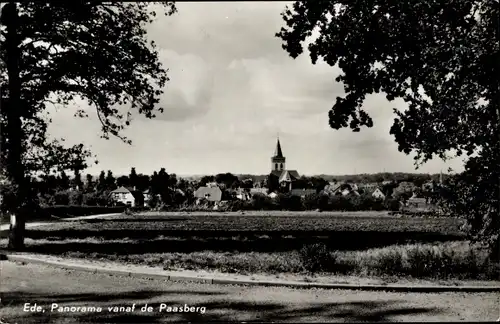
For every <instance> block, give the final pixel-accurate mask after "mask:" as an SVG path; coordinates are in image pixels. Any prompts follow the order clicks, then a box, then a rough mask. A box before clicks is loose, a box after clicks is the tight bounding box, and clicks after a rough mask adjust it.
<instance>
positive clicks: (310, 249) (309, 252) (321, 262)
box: [299, 243, 334, 273]
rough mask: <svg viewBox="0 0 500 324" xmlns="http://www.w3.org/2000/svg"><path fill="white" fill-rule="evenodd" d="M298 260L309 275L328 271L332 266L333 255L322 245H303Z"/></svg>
mask: <svg viewBox="0 0 500 324" xmlns="http://www.w3.org/2000/svg"><path fill="white" fill-rule="evenodd" d="M299 259H300V262H301V263H302V266H303V268H304V269H305V270H307V271H309V272H311V273H315V272H321V271H328V270H329V269H331V268H332V266H333V265H334V258H333V255H332V254H331V253H330V252H329V251H328V248H327V246H326V245H325V244H323V243H315V244H311V245H304V246H303V247H302V248H301V249H300V251H299Z"/></svg>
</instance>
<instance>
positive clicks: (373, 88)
mask: <svg viewBox="0 0 500 324" xmlns="http://www.w3.org/2000/svg"><path fill="white" fill-rule="evenodd" d="M498 12H499V4H498V1H493V0H481V1H479V0H466V1H460V2H453V3H452V4H451V3H450V2H447V1H432V2H429V1H425V0H418V1H395V0H392V1H369V2H366V1H354V2H344V1H314V2H312V1H311V2H302V1H297V2H295V3H294V4H293V6H292V8H287V9H286V10H285V11H284V12H283V14H282V17H283V20H284V22H285V24H286V26H285V27H283V28H281V30H280V32H278V33H277V37H279V38H281V39H282V40H283V48H284V50H286V51H287V52H288V53H289V54H290V56H291V57H293V58H296V57H298V56H299V55H300V54H302V53H303V44H304V43H305V42H306V41H307V42H309V40H310V39H311V36H312V35H313V31H317V35H318V36H317V37H315V38H313V39H311V42H310V44H309V45H308V49H309V52H310V58H311V61H312V63H313V64H315V63H316V62H317V61H318V60H319V59H322V60H323V61H325V62H326V63H327V64H329V65H331V66H338V67H339V68H340V69H341V70H342V72H343V73H342V74H340V75H339V76H338V77H337V78H336V81H337V82H341V83H342V84H343V85H344V91H345V96H343V97H337V99H336V102H335V104H334V105H333V107H332V109H331V110H330V111H329V115H328V116H329V124H330V126H331V127H332V128H334V129H340V128H344V127H350V128H351V129H352V130H353V131H360V128H361V127H362V126H366V127H372V126H373V121H372V119H371V117H370V116H369V114H368V113H367V112H366V111H365V109H364V108H365V107H364V106H363V103H364V101H365V99H366V96H367V95H370V94H373V93H385V95H386V98H387V99H388V100H389V101H392V100H394V99H396V98H401V99H403V100H404V101H405V102H406V103H407V105H408V109H407V110H405V111H397V110H394V111H395V114H396V118H395V120H394V124H393V126H392V128H391V131H390V132H391V134H393V135H394V137H395V140H396V142H397V143H398V148H399V151H401V152H404V153H406V154H410V153H412V152H414V153H416V156H415V163H416V165H417V166H419V165H420V164H422V163H425V162H426V161H428V160H430V159H431V158H432V157H434V156H438V157H440V158H442V159H447V158H449V157H450V152H453V153H454V154H455V155H456V156H462V155H465V156H466V160H467V162H466V163H465V172H464V174H462V175H460V176H458V178H457V179H456V181H454V184H455V185H456V188H457V190H456V193H455V194H454V195H451V196H449V197H448V198H453V199H452V200H450V201H449V204H448V207H449V210H450V212H453V213H456V214H459V215H462V216H464V217H466V218H467V219H469V221H470V222H469V223H470V225H471V232H470V233H471V234H472V236H473V238H475V239H480V240H483V241H488V242H495V241H496V244H497V248H498V240H499V226H498V222H499V205H500V203H499V193H498V192H499V189H498V188H499V186H500V177H499V168H500V107H499V105H498V103H499V98H500V78H499V77H498V76H499V75H500V65H499V64H498V53H499V52H500V48H499V42H498V37H499V35H498V30H499V20H498ZM494 252H495V253H497V254H498V250H497V251H494Z"/></svg>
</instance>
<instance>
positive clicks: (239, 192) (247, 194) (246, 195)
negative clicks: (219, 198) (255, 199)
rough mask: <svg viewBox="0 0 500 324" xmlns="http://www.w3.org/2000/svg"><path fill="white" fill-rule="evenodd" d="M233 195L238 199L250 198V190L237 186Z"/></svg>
mask: <svg viewBox="0 0 500 324" xmlns="http://www.w3.org/2000/svg"><path fill="white" fill-rule="evenodd" d="M235 196H236V198H237V199H239V200H250V192H248V191H246V190H244V189H242V188H238V189H236V190H235Z"/></svg>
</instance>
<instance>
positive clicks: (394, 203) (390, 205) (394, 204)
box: [384, 198, 401, 212]
mask: <svg viewBox="0 0 500 324" xmlns="http://www.w3.org/2000/svg"><path fill="white" fill-rule="evenodd" d="M400 205H401V204H400V203H399V200H397V199H394V198H389V199H386V200H385V202H384V206H385V208H386V209H388V210H390V211H394V212H397V211H399V209H400Z"/></svg>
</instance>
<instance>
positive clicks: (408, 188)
mask: <svg viewBox="0 0 500 324" xmlns="http://www.w3.org/2000/svg"><path fill="white" fill-rule="evenodd" d="M416 188H417V187H416V186H415V185H414V184H413V182H407V181H402V182H400V183H399V185H398V186H397V188H396V189H395V190H397V191H398V192H413V191H414V190H415V189H416Z"/></svg>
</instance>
